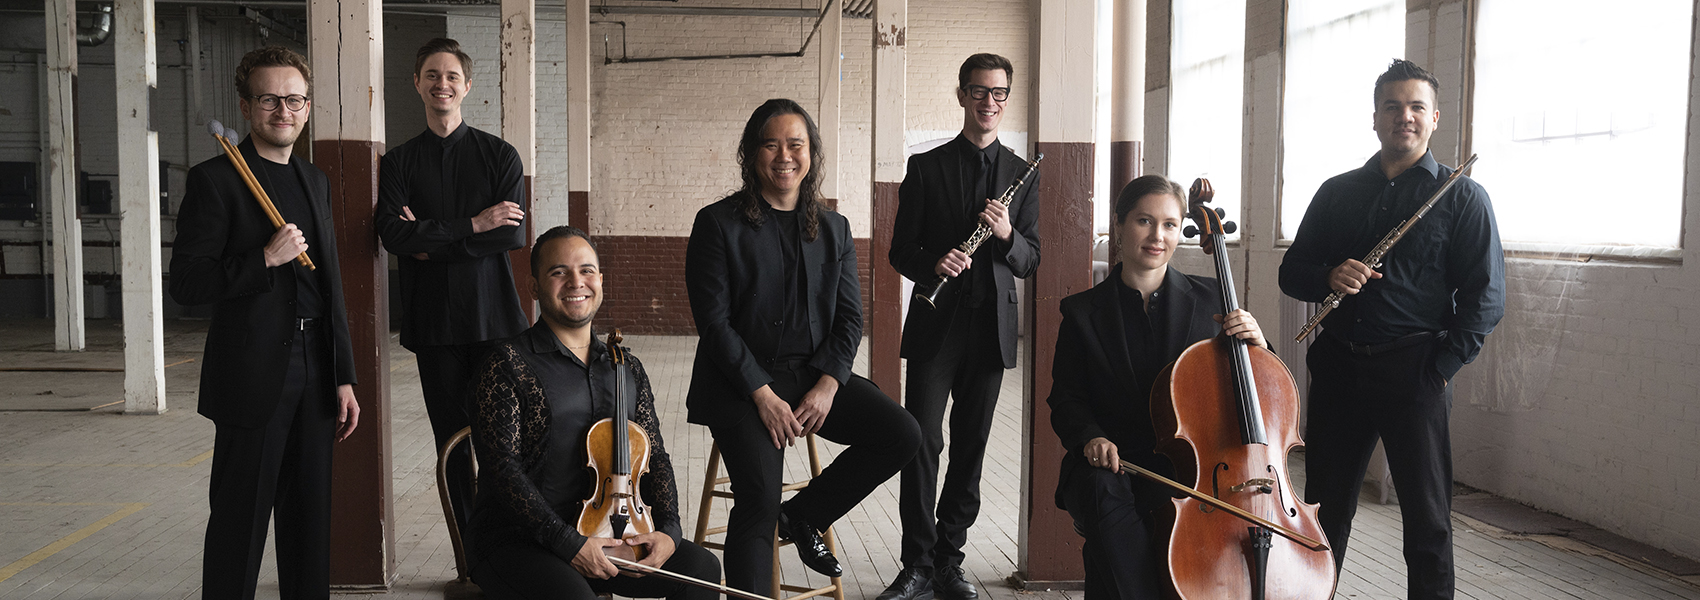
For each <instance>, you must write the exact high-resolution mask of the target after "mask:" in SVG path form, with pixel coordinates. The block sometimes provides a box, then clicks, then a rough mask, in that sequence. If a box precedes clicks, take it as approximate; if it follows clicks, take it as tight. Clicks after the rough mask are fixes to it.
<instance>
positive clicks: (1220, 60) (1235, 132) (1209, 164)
mask: <svg viewBox="0 0 1700 600" xmlns="http://www.w3.org/2000/svg"><path fill="white" fill-rule="evenodd" d="M1174 17H1175V22H1174V29H1173V31H1174V48H1173V50H1172V52H1170V54H1169V60H1170V64H1169V69H1170V73H1171V77H1172V79H1171V84H1172V85H1173V86H1174V87H1173V88H1172V90H1171V92H1170V102H1169V172H1168V173H1166V175H1168V177H1169V178H1170V179H1173V180H1175V181H1177V182H1179V183H1180V184H1181V185H1182V186H1183V187H1190V186H1191V185H1192V180H1193V179H1196V178H1199V177H1203V178H1206V179H1209V180H1210V186H1211V188H1212V189H1214V190H1215V191H1216V197H1215V200H1212V201H1211V203H1210V204H1211V205H1212V206H1215V207H1218V208H1221V209H1223V210H1224V211H1227V214H1228V220H1230V221H1238V220H1240V207H1241V206H1242V203H1241V187H1240V156H1241V154H1242V150H1241V148H1242V145H1241V144H1240V131H1241V128H1242V126H1243V123H1244V118H1243V117H1242V112H1241V106H1242V105H1243V104H1244V101H1245V93H1244V89H1245V0H1181V1H1178V2H1175V3H1174ZM1239 237H1240V234H1239V233H1238V231H1236V232H1235V233H1233V234H1230V235H1229V236H1228V239H1238V238H1239Z"/></svg>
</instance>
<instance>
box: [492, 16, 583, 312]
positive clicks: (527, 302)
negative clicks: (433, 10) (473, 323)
mask: <svg viewBox="0 0 1700 600" xmlns="http://www.w3.org/2000/svg"><path fill="white" fill-rule="evenodd" d="M536 23H537V0H502V139H504V140H507V142H508V143H509V144H513V146H514V149H516V150H518V151H519V161H520V164H521V165H523V168H524V171H525V175H524V180H525V210H526V216H525V222H524V225H522V226H523V227H525V246H523V247H521V248H519V249H518V250H514V251H511V252H509V253H508V262H509V264H511V265H513V272H514V286H515V287H517V288H519V301H520V306H522V307H524V308H525V316H526V320H527V321H533V320H536V318H537V298H536V297H534V296H533V294H532V287H531V240H532V239H533V237H534V236H533V233H534V229H535V228H534V225H535V224H536V222H537V195H536V194H535V193H533V191H532V187H531V183H532V177H533V176H534V175H535V174H536V173H537V36H536V32H537V29H536ZM569 203H570V201H569Z"/></svg>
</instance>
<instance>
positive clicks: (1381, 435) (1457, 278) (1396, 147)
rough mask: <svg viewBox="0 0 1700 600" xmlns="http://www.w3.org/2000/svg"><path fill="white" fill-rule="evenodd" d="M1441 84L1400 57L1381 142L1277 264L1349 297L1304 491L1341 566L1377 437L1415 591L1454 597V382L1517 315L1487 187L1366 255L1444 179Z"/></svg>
mask: <svg viewBox="0 0 1700 600" xmlns="http://www.w3.org/2000/svg"><path fill="white" fill-rule="evenodd" d="M1439 93H1440V83H1439V82H1438V81H1437V80H1436V79H1435V77H1434V76H1433V75H1431V74H1429V72H1428V71H1426V70H1424V69H1423V68H1422V67H1419V66H1417V65H1416V64H1415V63H1412V62H1410V61H1405V60H1395V61H1393V64H1392V65H1391V66H1389V67H1388V69H1387V71H1386V72H1384V73H1382V75H1381V76H1380V77H1379V78H1377V79H1376V81H1375V112H1374V124H1375V125H1374V128H1375V134H1376V137H1378V138H1380V140H1381V151H1380V152H1378V153H1376V155H1375V156H1373V157H1371V158H1370V159H1369V162H1367V163H1365V164H1364V166H1362V167H1360V168H1358V169H1355V170H1352V171H1348V172H1346V173H1344V174H1341V175H1338V176H1335V177H1334V178H1333V179H1329V180H1328V181H1327V182H1325V183H1323V184H1322V188H1321V189H1319V190H1317V192H1316V198H1315V199H1313V200H1311V203H1310V207H1309V208H1308V209H1306V211H1305V216H1304V221H1302V222H1300V224H1299V231H1298V234H1297V235H1296V236H1295V237H1294V239H1293V245H1292V247H1291V248H1288V250H1287V255H1286V257H1285V258H1284V259H1282V261H1281V291H1283V292H1285V293H1286V294H1287V295H1289V296H1292V297H1294V298H1297V299H1299V300H1303V301H1306V302H1321V301H1322V300H1323V299H1324V298H1326V297H1327V296H1328V295H1329V293H1330V292H1335V291H1337V292H1341V293H1343V294H1346V296H1345V298H1344V299H1342V300H1341V301H1340V305H1339V308H1338V309H1337V310H1334V311H1333V312H1332V313H1331V314H1329V315H1328V317H1327V318H1326V319H1324V320H1323V321H1322V326H1323V330H1322V334H1321V335H1320V336H1319V337H1320V339H1318V340H1316V342H1315V343H1314V344H1312V345H1311V347H1310V354H1309V356H1308V357H1307V359H1306V360H1307V364H1308V365H1309V366H1310V376H1311V384H1310V396H1309V425H1308V428H1307V430H1306V432H1305V438H1306V440H1307V441H1308V442H1309V447H1308V449H1307V451H1306V456H1307V459H1306V464H1305V474H1306V476H1307V479H1306V482H1305V499H1306V500H1307V501H1309V502H1315V503H1318V504H1320V505H1321V506H1320V508H1319V510H1318V512H1317V519H1318V520H1319V521H1321V523H1322V529H1323V531H1324V532H1326V533H1327V534H1328V541H1329V543H1330V544H1331V545H1332V546H1333V549H1334V561H1335V567H1336V569H1338V568H1339V566H1340V565H1343V564H1345V560H1346V542H1347V540H1348V537H1349V536H1350V535H1351V532H1352V515H1353V514H1354V513H1355V512H1357V508H1358V490H1359V488H1360V487H1361V486H1362V484H1363V478H1364V470H1365V469H1366V468H1367V465H1368V464H1369V459H1370V454H1371V452H1373V451H1374V450H1375V442H1376V440H1377V439H1380V440H1381V441H1382V442H1383V443H1384V444H1385V446H1386V448H1387V463H1388V467H1389V468H1390V470H1391V471H1392V474H1393V485H1394V486H1395V487H1396V488H1398V490H1399V512H1400V515H1401V518H1402V519H1403V522H1404V538H1405V542H1404V546H1405V565H1406V569H1407V574H1406V576H1407V578H1408V579H1409V590H1410V592H1409V597H1410V598H1413V599H1416V598H1451V597H1452V596H1453V587H1454V576H1453V565H1452V517H1451V512H1452V445H1451V442H1450V437H1449V433H1448V419H1449V417H1450V414H1451V410H1452V388H1451V386H1450V385H1448V384H1449V382H1450V381H1451V380H1452V377H1453V376H1454V375H1456V374H1457V373H1458V370H1459V369H1461V368H1463V366H1464V365H1465V364H1466V363H1469V362H1470V361H1472V360H1474V359H1475V357H1476V353H1478V352H1480V351H1481V348H1482V343H1483V342H1484V341H1485V340H1486V339H1487V335H1488V333H1490V332H1492V331H1493V328H1494V326H1495V325H1496V324H1498V323H1499V319H1500V317H1502V316H1504V314H1505V255H1504V252H1503V251H1502V250H1501V249H1500V244H1499V230H1498V228H1497V226H1496V225H1495V224H1494V217H1493V205H1492V204H1491V203H1489V201H1488V195H1487V191H1486V190H1483V189H1482V186H1481V185H1479V184H1477V183H1476V182H1475V181H1473V180H1471V179H1469V178H1467V177H1460V178H1459V179H1458V180H1457V184H1456V185H1454V186H1452V187H1451V188H1450V189H1448V190H1446V192H1445V194H1444V195H1442V196H1441V197H1440V199H1439V200H1438V201H1437V202H1436V203H1435V205H1434V208H1432V209H1431V210H1430V211H1429V212H1428V213H1427V215H1426V216H1424V217H1423V218H1422V219H1421V220H1419V221H1417V222H1416V224H1415V225H1414V226H1413V227H1412V228H1411V229H1410V230H1409V231H1408V232H1406V234H1405V236H1404V237H1403V238H1401V239H1400V242H1399V245H1398V246H1397V247H1395V248H1393V249H1392V251H1391V252H1389V253H1388V254H1387V255H1385V256H1384V257H1383V258H1382V259H1381V261H1380V264H1373V265H1366V264H1364V263H1362V262H1360V261H1358V260H1357V259H1358V257H1362V256H1366V255H1367V254H1368V253H1369V252H1370V250H1371V249H1372V248H1374V247H1375V246H1376V245H1377V244H1378V242H1379V241H1380V240H1381V239H1382V237H1383V236H1385V235H1386V234H1387V232H1389V231H1392V230H1393V229H1394V228H1395V227H1398V226H1399V225H1400V223H1402V222H1403V221H1404V220H1406V219H1408V218H1410V217H1411V216H1412V215H1414V214H1415V213H1416V212H1417V210H1418V209H1419V208H1420V207H1421V206H1422V205H1423V204H1424V203H1425V202H1427V201H1428V198H1429V197H1430V196H1432V195H1434V194H1435V192H1436V191H1438V190H1440V188H1441V186H1442V185H1443V184H1444V181H1445V180H1446V178H1447V176H1448V175H1451V174H1452V169H1450V168H1447V167H1446V166H1444V165H1441V164H1440V163H1439V162H1437V161H1435V158H1434V154H1433V153H1431V152H1429V148H1428V141H1429V136H1431V135H1433V134H1434V130H1435V128H1436V127H1437V126H1438V125H1439V124H1440V110H1439V107H1438V106H1437V104H1436V99H1437V96H1438V95H1439Z"/></svg>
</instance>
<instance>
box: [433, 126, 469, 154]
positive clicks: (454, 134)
mask: <svg viewBox="0 0 1700 600" xmlns="http://www.w3.org/2000/svg"><path fill="white" fill-rule="evenodd" d="M470 130H472V127H470V126H468V125H467V124H466V121H464V120H463V121H461V122H460V126H459V127H456V128H455V130H454V131H450V132H449V135H448V136H447V137H441V138H437V141H438V142H441V143H442V144H443V147H445V148H447V147H449V146H453V145H455V143H457V142H459V141H460V140H461V138H464V137H466V132H467V131H470ZM425 131H428V132H431V137H437V133H436V132H434V131H431V130H430V129H426V130H425Z"/></svg>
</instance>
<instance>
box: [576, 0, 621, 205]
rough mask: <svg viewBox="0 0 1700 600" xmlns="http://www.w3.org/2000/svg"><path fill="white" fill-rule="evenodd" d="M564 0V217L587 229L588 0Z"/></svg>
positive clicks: (588, 161) (588, 119)
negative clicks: (565, 176)
mask: <svg viewBox="0 0 1700 600" xmlns="http://www.w3.org/2000/svg"><path fill="white" fill-rule="evenodd" d="M566 3H567V4H566V11H567V15H566V16H567V221H568V222H569V223H570V224H571V225H572V226H573V227H577V228H579V229H583V230H585V232H589V231H590V0H566ZM609 233H612V232H609Z"/></svg>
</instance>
